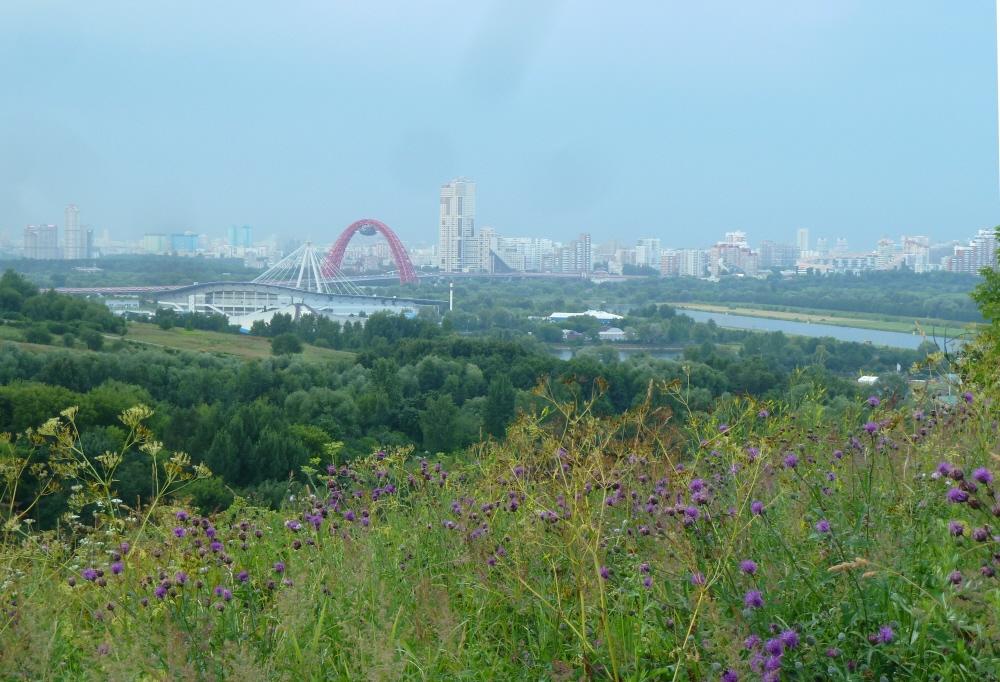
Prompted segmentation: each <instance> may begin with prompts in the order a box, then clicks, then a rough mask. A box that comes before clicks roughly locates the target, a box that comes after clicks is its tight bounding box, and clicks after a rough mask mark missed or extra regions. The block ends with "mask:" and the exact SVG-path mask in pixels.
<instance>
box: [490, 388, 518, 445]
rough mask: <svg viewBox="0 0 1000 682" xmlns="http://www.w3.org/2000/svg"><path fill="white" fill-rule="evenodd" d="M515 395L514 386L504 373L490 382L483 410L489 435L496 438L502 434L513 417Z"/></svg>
mask: <svg viewBox="0 0 1000 682" xmlns="http://www.w3.org/2000/svg"><path fill="white" fill-rule="evenodd" d="M516 397H517V395H516V393H515V392H514V386H513V384H511V383H510V379H508V378H507V375H506V374H500V375H497V376H496V377H495V378H494V379H493V381H491V382H490V388H489V391H488V392H487V393H486V407H485V409H484V410H483V422H484V425H485V427H486V431H488V432H489V433H490V435H492V436H496V437H497V438H501V437H502V436H503V435H504V432H505V431H506V430H507V425H508V424H510V422H511V420H512V419H513V418H514V401H515V399H516Z"/></svg>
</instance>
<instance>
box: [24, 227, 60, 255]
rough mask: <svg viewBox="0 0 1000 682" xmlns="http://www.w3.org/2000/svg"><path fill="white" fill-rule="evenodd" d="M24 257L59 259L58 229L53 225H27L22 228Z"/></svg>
mask: <svg viewBox="0 0 1000 682" xmlns="http://www.w3.org/2000/svg"><path fill="white" fill-rule="evenodd" d="M24 257H25V258H33V259H53V258H58V257H59V228H58V227H56V226H55V225H28V226H27V227H25V228H24Z"/></svg>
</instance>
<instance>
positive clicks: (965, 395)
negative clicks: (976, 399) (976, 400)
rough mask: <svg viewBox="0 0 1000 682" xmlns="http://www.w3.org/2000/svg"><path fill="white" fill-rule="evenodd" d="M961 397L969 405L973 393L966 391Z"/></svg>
mask: <svg viewBox="0 0 1000 682" xmlns="http://www.w3.org/2000/svg"><path fill="white" fill-rule="evenodd" d="M962 399H963V400H965V402H967V403H968V404H969V405H971V404H972V401H973V395H972V394H971V393H970V392H969V391H966V392H965V393H963V394H962Z"/></svg>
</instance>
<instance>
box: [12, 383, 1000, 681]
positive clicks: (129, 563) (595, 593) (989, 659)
mask: <svg viewBox="0 0 1000 682" xmlns="http://www.w3.org/2000/svg"><path fill="white" fill-rule="evenodd" d="M964 388H969V386H968V385H966V386H965V387H964ZM664 391H666V392H674V394H675V395H674V397H675V398H676V401H677V402H679V403H680V404H683V394H682V392H680V391H678V390H677V388H676V387H673V386H659V387H658V386H652V387H651V389H650V392H651V393H650V400H647V401H646V402H644V403H643V404H642V405H640V406H639V407H637V408H636V409H634V410H632V411H631V412H629V413H627V414H625V415H622V416H621V417H618V418H614V419H607V418H598V417H595V416H593V414H592V413H591V412H590V411H589V407H588V406H587V404H586V403H580V402H578V403H576V404H575V406H573V405H565V404H561V403H559V402H557V401H555V400H552V399H551V397H550V396H547V395H546V394H545V391H544V390H542V391H541V392H540V393H541V395H540V396H539V398H540V400H541V401H542V402H543V403H544V404H546V405H547V407H546V413H545V414H544V415H538V416H536V417H535V418H527V417H526V418H523V419H521V420H520V421H518V422H516V423H515V424H514V425H513V426H512V427H511V428H510V430H509V431H508V434H507V438H506V440H505V441H503V442H500V443H498V442H495V441H489V442H485V443H482V444H480V445H479V446H477V447H475V448H474V449H473V450H472V451H471V452H469V453H468V455H467V457H466V458H465V459H464V460H462V461H443V462H433V461H426V460H420V459H416V458H414V457H413V455H412V454H411V452H410V451H409V450H407V449H399V450H392V451H389V452H378V453H373V454H372V455H371V456H370V457H367V458H365V459H363V460H356V461H353V462H350V463H349V464H348V463H341V462H337V461H335V460H336V456H337V449H336V448H331V449H330V452H329V453H328V456H329V458H330V459H329V461H318V460H317V461H315V462H313V463H312V465H311V466H310V467H308V468H307V469H306V471H305V475H306V477H307V478H308V480H309V481H310V485H309V487H308V491H309V494H307V495H305V496H304V497H303V496H300V497H298V498H297V499H290V500H289V501H288V505H287V508H286V510H284V511H283V512H282V513H274V512H269V511H265V510H260V509H254V508H251V507H248V506H246V504H245V503H244V502H242V501H241V500H237V502H236V503H235V504H234V505H233V506H232V507H231V508H230V509H229V510H228V511H226V512H225V513H223V514H220V515H218V516H215V517H213V518H200V517H197V516H195V515H194V514H193V513H191V512H190V511H188V510H187V509H186V508H185V507H184V505H183V504H182V502H180V501H176V500H175V494H180V495H182V494H183V491H180V492H178V488H179V486H182V485H183V484H184V483H185V482H187V481H189V480H194V479H196V478H197V477H199V476H205V475H207V472H205V471H203V470H200V469H198V468H197V467H193V466H192V465H191V463H190V459H189V458H187V457H186V456H184V455H169V454H167V453H164V452H163V451H162V449H161V446H159V444H157V443H156V442H155V439H154V437H153V435H152V434H150V433H149V432H148V431H147V430H146V429H145V427H144V426H143V424H144V421H145V419H146V418H147V417H148V416H149V415H148V410H146V409H145V408H141V407H140V408H136V409H135V410H132V411H129V412H127V413H126V414H125V415H123V418H122V421H123V423H124V424H125V425H126V427H127V429H128V430H129V436H128V439H127V440H126V442H125V443H124V444H123V447H122V448H121V449H120V450H119V451H117V452H115V453H106V454H103V455H101V456H99V457H91V456H90V455H89V454H88V453H85V452H83V451H82V450H81V449H80V448H79V443H78V439H77V438H76V435H75V430H74V428H73V426H72V424H73V419H74V415H73V413H72V412H69V413H66V414H64V415H63V416H62V417H61V418H58V419H56V420H53V421H51V422H49V423H47V424H45V425H43V426H42V427H40V428H39V429H37V430H36V431H34V432H32V433H30V434H28V435H27V436H26V437H22V438H19V439H15V440H11V441H9V442H4V443H0V446H2V447H3V453H4V454H3V466H4V469H3V471H4V475H5V480H6V481H7V483H6V485H7V490H8V504H7V505H6V506H7V511H6V517H5V518H6V521H7V531H6V535H5V544H4V546H3V549H2V554H0V571H2V574H0V581H2V582H0V597H2V603H3V605H4V607H3V612H2V618H0V631H2V633H0V670H2V671H3V674H4V676H5V677H7V678H15V679H66V680H79V679H130V680H131V679H192V680H197V679H222V678H236V679H245V680H257V679H260V680H264V679H266V680H273V679H287V680H302V679H343V680H359V679H385V680H396V679H419V680H442V679H476V680H498V679H531V680H537V679H554V680H577V679H621V680H659V679H667V680H670V679H675V680H706V679H723V675H724V674H726V673H727V671H730V670H731V671H732V672H733V673H736V674H738V675H739V679H760V678H761V676H762V675H761V673H764V675H765V678H766V675H767V674H768V672H767V670H765V668H769V669H772V670H771V673H774V672H775V671H778V674H780V675H781V676H782V679H879V678H880V677H881V676H883V675H884V676H886V677H887V678H890V679H948V680H952V679H968V680H988V679H995V676H996V671H997V670H998V669H1000V657H998V655H997V649H998V646H1000V632H998V623H997V619H998V615H1000V589H998V579H997V578H996V577H995V571H996V565H995V562H994V558H993V556H994V554H995V553H996V552H997V551H998V550H1000V547H998V542H997V540H996V536H995V535H994V533H995V530H994V529H993V525H994V511H993V510H994V506H995V505H996V504H997V500H996V495H995V491H994V483H993V482H992V475H991V473H990V471H991V470H995V469H996V467H997V460H998V459H1000V456H998V453H997V426H996V417H997V414H996V410H995V406H994V403H992V402H990V398H989V396H987V395H985V394H983V393H981V392H979V391H978V389H976V390H970V391H969V392H968V393H967V394H966V395H962V396H959V400H958V402H957V403H956V404H954V405H951V406H949V405H946V404H944V403H942V402H940V401H937V400H934V399H931V398H927V400H926V402H924V403H922V404H916V405H908V406H906V407H902V406H888V405H883V404H877V401H876V400H874V399H872V400H871V401H867V402H864V403H862V404H858V405H855V406H853V407H852V408H851V409H850V410H848V412H847V413H846V414H844V413H838V415H837V417H836V419H833V418H832V417H831V416H830V415H829V414H827V412H826V411H825V410H826V408H824V407H822V405H821V404H820V402H819V401H818V400H812V399H810V398H809V397H806V399H804V400H803V401H802V403H801V404H800V406H798V407H797V408H796V409H795V410H794V411H790V410H789V409H788V408H785V407H783V406H781V405H761V404H755V403H753V402H751V401H747V400H741V399H734V400H730V401H728V402H723V403H720V404H718V405H716V406H715V408H714V410H713V412H712V414H711V415H705V414H692V415H679V414H671V413H669V412H667V411H665V410H663V409H654V408H653V407H652V406H653V405H656V404H661V403H662V402H663V401H658V400H657V399H656V398H657V394H658V393H660V392H664ZM918 403H920V397H919V396H918ZM580 404H583V407H579V405H580ZM675 404H677V403H676V402H675ZM542 417H544V419H543V418H542ZM128 457H143V458H146V459H147V460H148V462H149V464H150V471H151V475H153V476H155V477H156V478H157V485H156V487H155V489H156V490H157V491H158V492H157V496H156V497H155V498H154V499H153V500H151V501H150V503H149V505H148V506H146V507H144V508H142V509H129V508H124V507H123V506H122V504H121V503H120V502H117V501H116V498H114V471H115V468H116V467H117V466H118V464H119V463H120V462H121V460H122V459H123V458H128ZM942 463H943V464H942ZM36 465H38V466H42V467H43V469H42V470H38V471H36V472H35V479H33V480H39V481H41V480H51V481H54V482H55V483H53V485H54V486H56V487H62V486H80V488H79V490H78V493H79V495H80V497H79V499H74V502H73V509H72V511H71V514H72V517H67V521H68V523H66V524H65V525H64V526H62V527H60V528H59V529H58V530H56V531H48V532H33V531H32V529H31V528H30V526H29V525H27V524H26V521H27V520H28V518H30V516H31V508H32V505H33V504H35V502H33V500H37V499H43V498H44V493H45V491H46V488H45V486H41V487H38V486H35V487H34V488H33V489H32V492H31V494H29V495H27V496H24V495H22V494H21V493H18V492H15V491H12V487H13V486H14V485H16V482H17V480H18V479H19V477H23V476H24V475H25V472H26V467H29V468H30V467H32V466H36ZM44 467H47V468H44ZM949 495H950V496H951V498H952V499H955V500H959V501H955V502H949ZM963 497H964V498H965V499H964V501H963V500H962V498H963ZM11 500H13V502H11ZM170 500H175V501H170ZM998 511H1000V510H998ZM73 517H75V518H73ZM768 652H769V653H768ZM772 677H773V675H772ZM775 679H777V678H776V677H775Z"/></svg>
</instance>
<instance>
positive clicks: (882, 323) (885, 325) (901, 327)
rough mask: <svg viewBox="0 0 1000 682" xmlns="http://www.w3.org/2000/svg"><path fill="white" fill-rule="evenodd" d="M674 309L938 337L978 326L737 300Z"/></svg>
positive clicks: (694, 304) (963, 332) (681, 305)
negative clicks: (935, 335) (918, 332)
mask: <svg viewBox="0 0 1000 682" xmlns="http://www.w3.org/2000/svg"><path fill="white" fill-rule="evenodd" d="M669 305H672V306H674V307H676V308H678V309H681V310H683V309H688V310H703V311H705V312H712V313H735V314H739V315H747V316H750V317H765V318H770V319H773V320H788V321H791V322H809V323H811V324H828V325H834V326H840V327H856V328H859V329H875V330H878V331H887V332H902V333H904V334H909V333H910V332H912V331H914V330H915V329H918V328H919V329H920V330H922V331H924V332H927V333H930V332H932V331H933V332H934V333H935V334H937V335H938V336H948V337H955V336H961V335H963V334H967V333H968V332H969V331H970V330H974V329H975V328H976V327H977V326H978V325H976V324H973V323H968V322H959V321H956V320H935V319H929V318H924V319H914V318H907V317H902V316H895V317H894V316H887V315H875V314H868V313H845V312H842V311H838V310H820V309H811V308H788V307H787V306H782V309H780V310H778V309H774V308H769V307H766V306H751V305H743V304H739V303H728V304H724V305H720V304H712V303H687V302H685V303H670V304H669Z"/></svg>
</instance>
